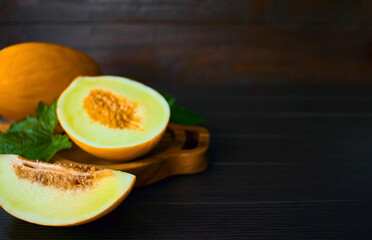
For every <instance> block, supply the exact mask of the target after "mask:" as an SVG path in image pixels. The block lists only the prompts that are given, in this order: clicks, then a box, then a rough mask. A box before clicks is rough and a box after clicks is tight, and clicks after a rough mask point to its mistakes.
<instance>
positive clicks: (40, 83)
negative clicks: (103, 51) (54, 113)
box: [0, 42, 102, 120]
mask: <svg viewBox="0 0 372 240" xmlns="http://www.w3.org/2000/svg"><path fill="white" fill-rule="evenodd" d="M79 75H86V76H97V75H102V71H101V69H100V67H99V66H98V64H97V63H96V62H95V61H94V60H93V59H92V58H91V57H89V56H87V55H86V54H84V53H83V52H80V51H78V50H75V49H72V48H68V47H65V46H61V45H57V44H52V43H41V42H27V43H20V44H15V45H12V46H9V47H7V48H4V49H2V50H1V51H0V115H2V116H4V117H6V118H9V119H12V120H19V119H21V118H23V117H26V116H27V115H30V114H32V113H33V111H34V109H35V108H36V106H37V104H38V102H39V101H43V102H45V103H47V104H51V103H52V102H53V100H55V99H56V98H57V97H58V96H59V95H60V94H61V92H62V91H63V90H64V89H65V88H66V87H67V86H68V85H69V84H70V82H71V81H72V80H73V79H74V78H75V77H77V76H79Z"/></svg>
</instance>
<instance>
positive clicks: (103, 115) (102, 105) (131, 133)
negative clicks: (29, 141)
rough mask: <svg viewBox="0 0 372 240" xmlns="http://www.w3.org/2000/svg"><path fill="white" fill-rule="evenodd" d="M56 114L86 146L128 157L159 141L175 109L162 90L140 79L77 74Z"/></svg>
mask: <svg viewBox="0 0 372 240" xmlns="http://www.w3.org/2000/svg"><path fill="white" fill-rule="evenodd" d="M57 116H58V119H59V122H60V124H61V126H62V128H63V129H64V130H65V132H66V133H67V134H68V135H69V136H70V138H71V139H72V140H73V141H74V142H75V143H76V144H77V145H78V146H79V147H81V148H82V149H83V150H85V151H87V152H89V153H91V154H93V155H95V156H98V157H101V158H105V159H111V160H121V161H125V160H131V159H133V158H136V157H139V156H141V155H143V154H145V153H147V152H149V151H150V150H151V149H153V148H154V147H155V146H156V145H157V143H158V142H159V140H160V139H161V136H162V135H163V133H164V131H165V129H166V127H167V124H168V121H169V117H170V110H169V105H168V103H167V102H166V100H165V99H164V98H163V97H162V96H161V95H160V94H159V93H158V92H156V91H155V90H153V89H152V88H150V87H147V86H145V85H143V84H141V83H139V82H136V81H133V80H130V79H127V78H123V77H114V76H99V77H78V78H76V79H75V80H74V81H73V82H72V83H71V84H70V86H69V87H68V88H67V89H66V90H65V91H64V92H63V93H62V94H61V96H60V97H59V99H58V103H57Z"/></svg>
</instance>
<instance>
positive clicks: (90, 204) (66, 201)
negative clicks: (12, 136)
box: [0, 154, 135, 226]
mask: <svg viewBox="0 0 372 240" xmlns="http://www.w3.org/2000/svg"><path fill="white" fill-rule="evenodd" d="M84 177H85V179H84ZM66 179H68V180H66ZM86 179H88V180H86ZM134 181H135V176H134V175H131V174H129V173H125V172H120V171H114V170H108V169H105V170H95V169H94V168H92V169H87V168H86V169H82V168H76V167H71V166H63V165H57V164H50V163H44V162H37V161H32V160H27V159H23V158H21V157H19V156H17V155H10V154H4V155H0V205H1V207H3V209H4V210H5V211H7V212H8V213H10V214H11V215H13V216H15V217H17V218H20V219H23V220H25V221H28V222H31V223H36V224H40V225H50V226H69V225H78V224H82V223H86V222H89V221H92V220H95V219H97V218H99V217H101V216H103V215H105V214H106V213H108V212H110V211H111V210H113V209H114V208H115V207H116V206H118V205H119V204H120V203H121V201H122V200H124V198H125V197H126V196H127V195H128V194H129V192H130V191H131V189H132V187H133V184H134Z"/></svg>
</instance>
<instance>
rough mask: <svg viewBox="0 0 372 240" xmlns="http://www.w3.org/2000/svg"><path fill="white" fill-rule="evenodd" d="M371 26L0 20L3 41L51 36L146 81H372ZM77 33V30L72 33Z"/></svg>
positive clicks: (111, 70)
mask: <svg viewBox="0 0 372 240" xmlns="http://www.w3.org/2000/svg"><path fill="white" fill-rule="evenodd" d="M371 29H372V28H371V27H369V26H307V27H303V26H265V25H260V26H256V25H255V26H252V25H222V26H221V25H185V26H179V25H177V24H151V25H146V24H128V23H112V24H101V23H98V24H88V25H86V24H73V25H70V24H59V25H44V24H41V25H31V26H18V25H13V26H8V25H5V26H4V25H3V26H0V32H1V38H0V47H5V46H7V45H10V44H13V43H17V42H23V41H46V42H53V43H59V44H62V45H67V46H70V47H73V48H77V49H79V50H82V51H84V52H86V53H87V54H88V55H90V56H92V57H93V58H94V59H95V60H96V61H97V62H98V63H99V64H100V65H101V66H102V68H103V71H104V73H105V74H106V75H110V74H111V75H120V76H126V77H130V78H133V79H136V80H139V81H143V82H147V83H150V82H168V83H170V82H180V83H204V84H239V85H244V84H252V83H266V82H281V83H288V82H303V83H330V82H333V83H368V82H370V80H371V79H370V76H371V75H372V70H371V68H370V66H371V64H372V58H371V56H372V55H371V54H370V53H371V45H370V43H371V39H372V31H371ZM66 36H73V37H66Z"/></svg>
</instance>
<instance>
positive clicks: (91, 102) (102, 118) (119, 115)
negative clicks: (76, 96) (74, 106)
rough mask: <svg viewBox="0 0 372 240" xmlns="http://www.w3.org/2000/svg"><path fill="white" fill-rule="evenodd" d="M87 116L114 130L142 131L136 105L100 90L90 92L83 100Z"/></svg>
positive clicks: (121, 97)
mask: <svg viewBox="0 0 372 240" xmlns="http://www.w3.org/2000/svg"><path fill="white" fill-rule="evenodd" d="M84 108H85V110H86V111H87V112H88V115H89V116H90V117H91V118H92V119H93V120H94V121H97V122H99V123H100V124H102V125H104V126H107V127H109V128H114V129H133V130H140V129H142V125H141V122H142V118H141V116H140V114H139V112H138V104H137V103H135V102H133V101H130V100H129V99H127V98H125V97H123V96H120V95H116V94H113V93H112V92H110V91H104V90H101V89H95V90H91V91H90V93H89V95H88V96H87V97H86V98H85V99H84Z"/></svg>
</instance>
